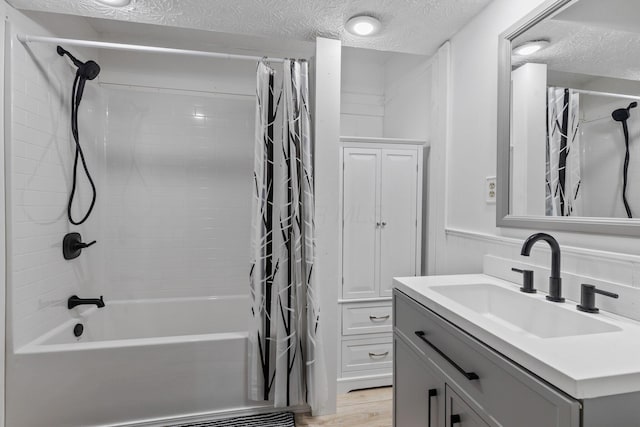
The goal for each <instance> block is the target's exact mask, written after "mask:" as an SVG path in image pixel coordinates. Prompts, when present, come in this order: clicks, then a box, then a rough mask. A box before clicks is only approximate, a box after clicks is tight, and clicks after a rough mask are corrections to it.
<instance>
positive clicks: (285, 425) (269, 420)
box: [172, 412, 296, 427]
mask: <svg viewBox="0 0 640 427" xmlns="http://www.w3.org/2000/svg"><path fill="white" fill-rule="evenodd" d="M295 426H296V422H295V420H294V418H293V413H292V412H277V413H275V414H260V415H249V416H247V417H236V418H227V419H224V420H216V421H203V422H199V423H192V424H180V425H174V426H172V427H295Z"/></svg>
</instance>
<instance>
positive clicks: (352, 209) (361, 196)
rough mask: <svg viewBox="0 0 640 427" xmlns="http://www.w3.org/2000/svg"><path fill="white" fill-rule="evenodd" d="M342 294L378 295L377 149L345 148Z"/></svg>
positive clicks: (344, 295)
mask: <svg viewBox="0 0 640 427" xmlns="http://www.w3.org/2000/svg"><path fill="white" fill-rule="evenodd" d="M343 153H344V165H343V167H344V174H343V197H344V199H343V213H342V215H343V216H342V220H343V232H342V239H343V240H342V279H343V288H342V296H343V298H371V297H376V296H378V288H377V283H378V280H379V278H378V274H379V273H378V268H377V267H378V262H377V261H378V259H379V257H380V254H379V246H380V245H379V241H378V240H379V232H378V231H379V230H378V226H377V225H376V224H377V222H378V221H379V220H378V218H379V214H380V212H379V211H380V200H379V198H380V196H379V191H378V189H379V188H380V150H377V149H365V148H345V149H344V152H343Z"/></svg>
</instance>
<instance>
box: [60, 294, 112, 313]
mask: <svg viewBox="0 0 640 427" xmlns="http://www.w3.org/2000/svg"><path fill="white" fill-rule="evenodd" d="M85 304H86V305H91V304H95V305H96V306H97V307H98V308H102V307H104V299H103V297H102V295H100V298H78V295H71V296H70V297H69V299H68V300H67V308H68V309H69V310H71V309H72V308H74V307H76V306H79V305H85Z"/></svg>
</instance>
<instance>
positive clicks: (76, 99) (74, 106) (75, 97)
mask: <svg viewBox="0 0 640 427" xmlns="http://www.w3.org/2000/svg"><path fill="white" fill-rule="evenodd" d="M81 78H82V77H80V75H79V74H76V78H75V80H74V81H73V88H72V90H71V133H72V134H73V140H74V141H75V145H76V154H75V158H74V160H73V181H72V184H71V193H70V194H69V203H68V204H67V216H68V217H69V222H70V223H71V224H74V225H80V224H82V223H84V222H85V221H86V220H87V219H88V218H89V215H91V211H92V210H93V207H94V206H95V204H96V186H95V184H94V183H93V178H92V177H91V173H90V172H89V168H88V166H87V162H86V160H85V158H84V152H83V151H82V146H81V145H80V137H79V134H78V108H79V107H80V101H82V92H80V91H78V82H79V81H80V79H81ZM78 158H79V159H80V161H81V162H82V168H83V169H84V172H85V175H86V176H87V179H88V180H89V184H90V185H91V192H92V196H91V204H90V205H89V209H88V210H87V213H86V214H85V215H84V217H82V219H80V220H79V221H75V220H74V219H73V216H72V215H71V206H72V205H73V199H74V198H75V194H76V187H77V176H78Z"/></svg>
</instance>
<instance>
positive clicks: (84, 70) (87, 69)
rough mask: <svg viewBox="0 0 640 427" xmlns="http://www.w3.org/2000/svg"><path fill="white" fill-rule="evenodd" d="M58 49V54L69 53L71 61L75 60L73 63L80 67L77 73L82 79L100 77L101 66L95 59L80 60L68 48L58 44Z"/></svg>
mask: <svg viewBox="0 0 640 427" xmlns="http://www.w3.org/2000/svg"><path fill="white" fill-rule="evenodd" d="M56 51H57V52H58V55H60V56H64V55H67V56H68V57H69V59H71V62H73V64H74V65H75V66H76V67H78V71H77V72H76V74H77V75H78V76H79V77H81V78H82V79H84V80H93V79H95V78H96V77H98V74H100V66H99V65H98V64H97V63H96V62H95V61H92V60H89V61H87V62H82V61H79V60H78V59H76V57H75V56H73V55H72V54H70V53H69V52H68V51H67V50H65V49H63V48H62V46H58V47H57V49H56Z"/></svg>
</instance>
